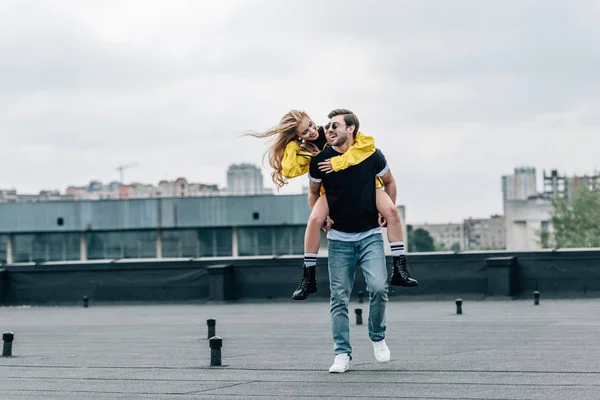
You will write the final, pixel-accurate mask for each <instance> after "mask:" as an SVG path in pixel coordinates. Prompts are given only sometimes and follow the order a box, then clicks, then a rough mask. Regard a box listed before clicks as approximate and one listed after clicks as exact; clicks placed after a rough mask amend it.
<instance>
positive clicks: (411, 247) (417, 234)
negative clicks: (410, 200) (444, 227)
mask: <svg viewBox="0 0 600 400" xmlns="http://www.w3.org/2000/svg"><path fill="white" fill-rule="evenodd" d="M406 230H407V231H408V251H409V252H411V253H418V252H424V251H435V244H434V242H433V238H432V237H431V235H430V234H429V232H427V231H426V230H425V229H421V228H419V229H415V230H413V227H412V226H411V225H408V226H407V227H406Z"/></svg>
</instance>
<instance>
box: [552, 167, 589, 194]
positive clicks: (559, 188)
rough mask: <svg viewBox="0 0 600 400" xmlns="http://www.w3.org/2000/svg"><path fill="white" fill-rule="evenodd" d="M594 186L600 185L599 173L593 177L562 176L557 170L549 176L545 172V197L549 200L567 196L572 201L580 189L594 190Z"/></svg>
mask: <svg viewBox="0 0 600 400" xmlns="http://www.w3.org/2000/svg"><path fill="white" fill-rule="evenodd" d="M594 185H600V175H599V174H598V173H597V172H595V173H594V174H593V175H583V176H566V175H563V176H560V175H559V174H558V171H557V170H555V169H553V170H552V171H550V173H549V174H548V175H546V171H544V195H546V196H547V197H549V198H552V197H555V196H564V195H566V196H567V197H568V198H569V200H570V199H571V196H573V193H575V191H576V190H577V189H578V188H580V187H587V188H588V189H592V188H593V187H594Z"/></svg>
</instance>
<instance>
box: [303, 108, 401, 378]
mask: <svg viewBox="0 0 600 400" xmlns="http://www.w3.org/2000/svg"><path fill="white" fill-rule="evenodd" d="M328 118H329V119H330V121H329V125H328V129H327V136H328V142H329V145H330V147H328V148H326V149H324V150H323V151H321V152H320V153H319V154H317V155H316V156H314V157H313V159H312V160H311V163H310V170H309V179H310V189H309V196H308V197H309V204H310V206H311V207H312V206H313V205H314V203H315V202H316V200H317V199H318V197H319V188H320V185H321V184H323V186H324V187H325V194H326V196H327V202H328V204H329V216H330V217H331V219H332V220H333V225H332V227H331V229H330V230H329V232H328V234H327V238H328V239H329V244H328V252H329V256H328V260H329V265H328V266H329V282H330V283H329V284H330V291H331V304H330V316H331V330H332V335H333V341H334V354H335V361H334V363H333V365H332V366H331V368H329V372H338V373H341V372H346V371H347V370H348V369H349V368H350V360H351V359H352V347H351V345H350V320H349V317H348V301H349V296H350V293H351V291H352V287H353V285H354V273H355V271H356V265H357V264H360V266H361V268H362V270H363V272H364V276H365V281H366V284H367V290H368V292H369V298H370V304H369V322H368V330H369V337H370V339H371V342H372V344H373V350H374V353H375V358H376V359H377V361H379V362H387V361H389V360H390V351H389V349H388V347H387V345H386V343H385V331H386V318H385V312H386V306H387V301H388V271H387V268H386V260H385V251H384V242H383V237H382V235H381V227H380V225H379V222H378V217H379V213H378V211H377V207H376V200H375V196H376V192H375V191H376V190H377V189H376V188H375V177H376V176H379V177H381V179H382V180H383V183H384V185H385V191H386V192H387V193H388V195H389V196H390V198H391V199H392V201H393V202H394V203H395V202H396V183H395V181H394V178H393V176H392V173H391V171H390V169H389V168H388V165H387V162H386V159H385V157H384V156H383V154H382V153H381V151H379V150H376V151H375V153H374V154H373V155H371V156H370V157H369V158H367V159H366V160H364V161H363V162H361V163H360V164H357V165H354V166H351V167H349V168H347V169H345V170H342V171H338V172H334V173H325V172H323V171H322V170H321V169H320V167H321V168H323V165H326V164H327V160H328V159H330V158H331V157H334V156H336V155H339V154H343V153H344V152H346V151H347V150H348V148H350V146H352V145H353V144H354V138H355V136H356V133H357V132H358V129H359V121H358V118H357V117H356V115H354V113H352V111H349V110H345V109H337V110H333V111H332V112H331V113H329V115H328ZM320 163H321V164H320Z"/></svg>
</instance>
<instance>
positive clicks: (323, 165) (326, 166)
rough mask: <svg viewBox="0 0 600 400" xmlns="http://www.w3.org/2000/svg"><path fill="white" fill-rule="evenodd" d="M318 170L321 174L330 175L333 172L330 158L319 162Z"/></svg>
mask: <svg viewBox="0 0 600 400" xmlns="http://www.w3.org/2000/svg"><path fill="white" fill-rule="evenodd" d="M319 170H320V171H321V172H325V173H326V174H330V173H332V172H334V171H333V166H332V165H331V158H328V159H327V160H325V161H321V162H320V163H319Z"/></svg>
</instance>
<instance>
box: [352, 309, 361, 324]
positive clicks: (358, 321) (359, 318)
mask: <svg viewBox="0 0 600 400" xmlns="http://www.w3.org/2000/svg"><path fill="white" fill-rule="evenodd" d="M354 313H355V314H356V325H362V309H361V308H356V309H355V310H354Z"/></svg>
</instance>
